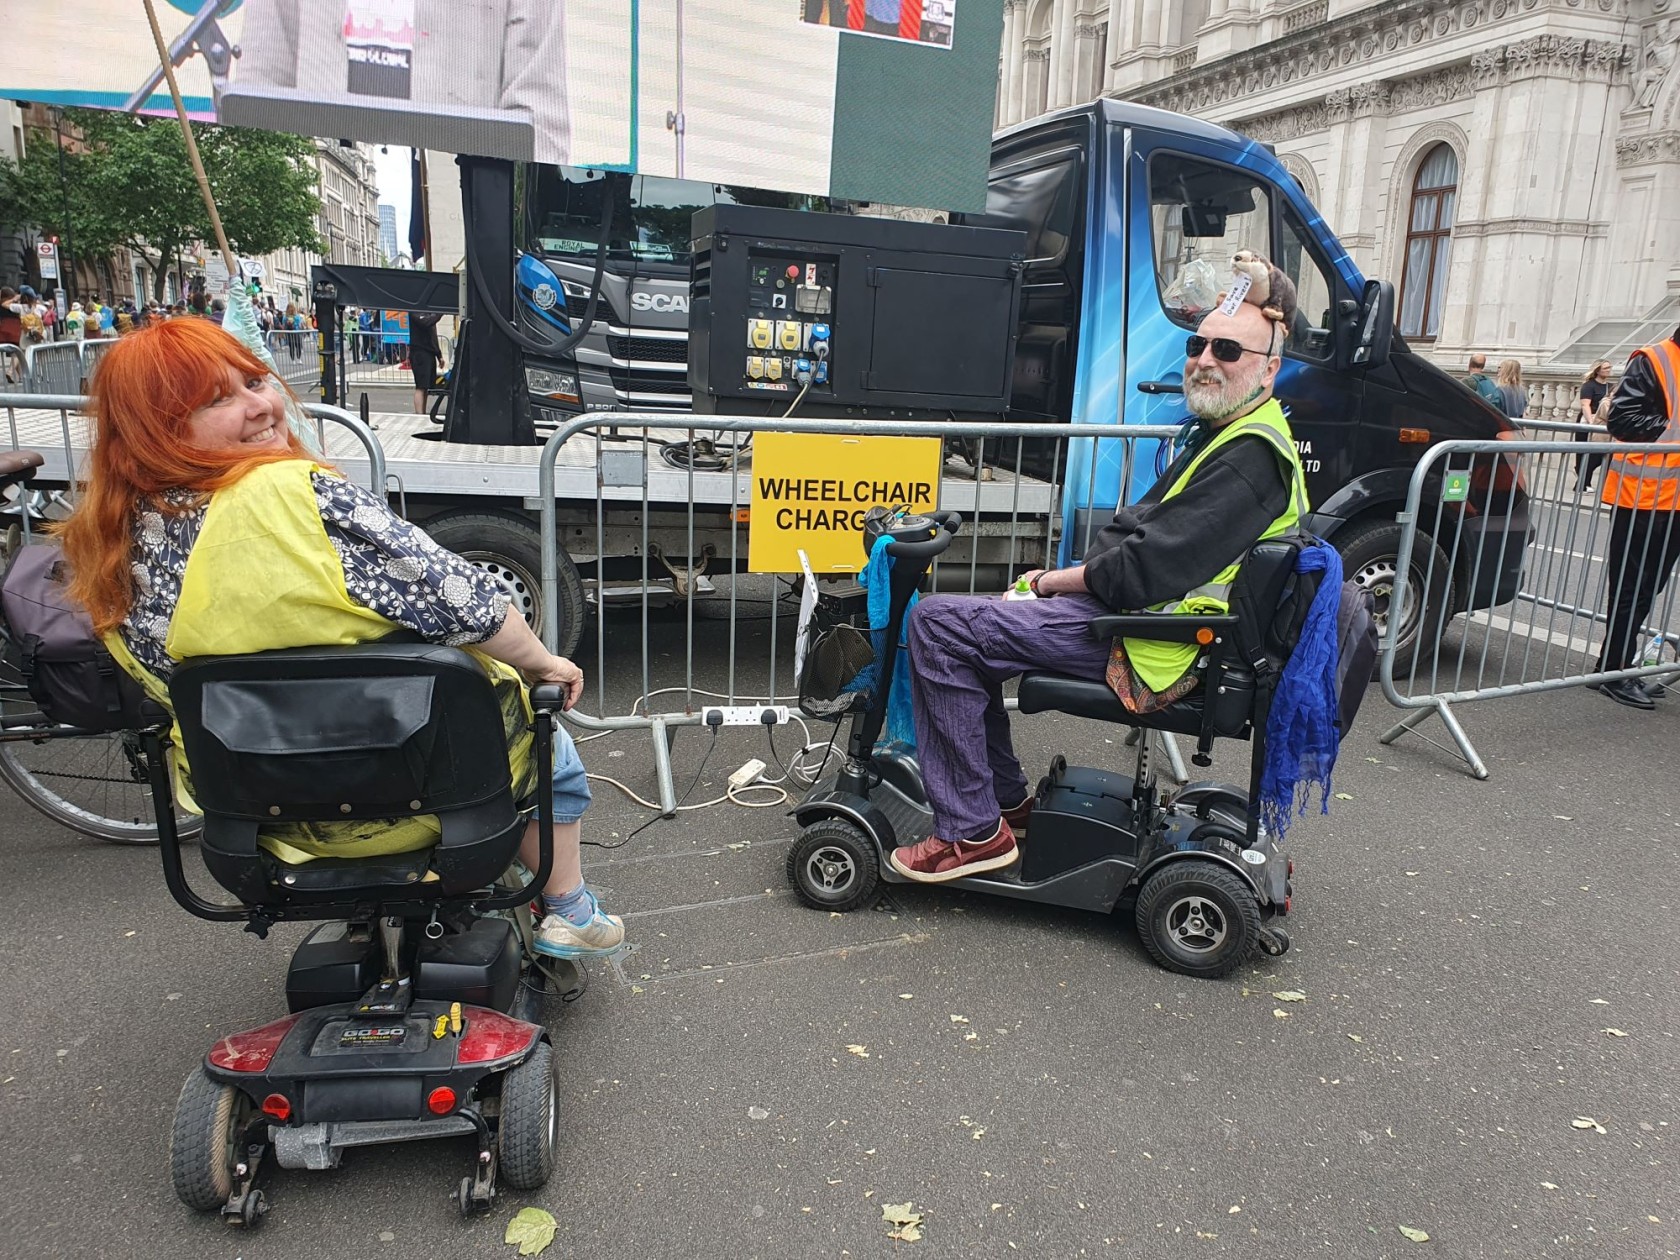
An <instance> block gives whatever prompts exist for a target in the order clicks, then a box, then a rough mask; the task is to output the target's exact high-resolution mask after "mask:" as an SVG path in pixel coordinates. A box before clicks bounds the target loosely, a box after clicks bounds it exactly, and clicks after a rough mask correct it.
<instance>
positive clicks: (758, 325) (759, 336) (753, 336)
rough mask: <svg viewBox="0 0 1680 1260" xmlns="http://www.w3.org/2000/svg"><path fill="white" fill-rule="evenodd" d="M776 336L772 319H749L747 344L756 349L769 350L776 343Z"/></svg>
mask: <svg viewBox="0 0 1680 1260" xmlns="http://www.w3.org/2000/svg"><path fill="white" fill-rule="evenodd" d="M774 336H775V334H774V331H773V326H772V324H771V321H770V320H767V319H749V320H748V321H747V344H748V345H749V346H751V347H752V348H753V349H754V350H768V349H769V348H770V347H771V345H772V344H774Z"/></svg>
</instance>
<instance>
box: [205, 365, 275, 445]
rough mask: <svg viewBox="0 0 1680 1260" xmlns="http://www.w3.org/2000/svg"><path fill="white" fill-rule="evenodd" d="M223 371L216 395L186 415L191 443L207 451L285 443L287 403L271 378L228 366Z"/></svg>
mask: <svg viewBox="0 0 1680 1260" xmlns="http://www.w3.org/2000/svg"><path fill="white" fill-rule="evenodd" d="M222 372H223V380H222V383H221V385H220V386H219V388H218V389H217V391H216V396H215V397H214V398H212V399H211V400H210V401H209V402H207V403H205V404H204V406H202V407H200V408H199V409H198V410H197V411H195V412H193V413H192V415H190V416H188V417H187V424H188V426H189V429H190V431H191V433H192V441H193V444H194V445H195V446H202V447H205V448H207V449H209V450H225V449H229V448H234V447H237V448H239V449H241V450H263V449H266V448H269V447H284V446H286V404H285V399H284V398H282V397H281V394H280V391H279V390H277V389H275V388H274V384H273V381H272V380H271V379H270V378H269V377H268V376H266V375H264V376H246V375H245V374H244V373H243V372H241V371H240V370H239V369H238V368H236V367H231V366H230V367H226V368H223V369H222Z"/></svg>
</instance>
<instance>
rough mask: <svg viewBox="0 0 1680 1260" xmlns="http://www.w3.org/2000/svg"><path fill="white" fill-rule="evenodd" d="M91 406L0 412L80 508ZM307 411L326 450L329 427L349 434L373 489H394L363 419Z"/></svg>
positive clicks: (6, 404) (44, 402)
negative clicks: (80, 480) (358, 448)
mask: <svg viewBox="0 0 1680 1260" xmlns="http://www.w3.org/2000/svg"><path fill="white" fill-rule="evenodd" d="M87 406H88V400H87V398H85V397H84V396H82V395H80V394H25V393H0V411H3V412H4V413H5V417H6V428H7V434H8V436H9V437H10V439H11V446H10V449H11V450H14V451H15V450H21V449H29V450H35V451H39V452H41V454H42V455H43V456H44V457H45V462H44V463H43V464H42V466H41V469H40V471H39V472H38V473H37V475H36V479H37V480H38V481H39V482H42V483H45V484H48V485H51V484H54V483H56V484H59V485H62V486H64V487H65V497H66V499H67V501H68V502H70V503H74V502H75V498H76V482H77V478H78V472H79V469H80V467H81V462H82V458H83V456H85V455H86V454H87V449H88V446H89V426H90V421H89V419H88V417H87V414H86V412H87ZM304 410H305V411H306V412H307V413H308V414H309V416H310V417H312V418H313V419H314V420H315V422H316V428H315V431H316V437H317V438H318V439H319V442H320V446H321V449H322V450H325V449H326V446H327V439H326V424H327V422H329V421H330V422H331V423H333V424H336V425H339V426H341V427H343V428H345V429H348V430H349V431H350V433H351V435H352V436H353V437H354V438H355V439H356V440H357V441H358V442H360V443H361V445H362V449H363V450H364V451H365V452H366V454H367V461H368V483H369V485H370V486H372V488H373V491H374V493H375V494H379V495H384V494H385V493H386V492H387V490H388V489H389V487H388V484H387V482H388V478H387V475H386V471H385V448H384V447H382V446H381V445H380V444H379V438H378V436H377V435H376V434H375V433H374V432H373V430H371V429H370V428H368V426H367V425H365V424H363V423H362V421H361V419H360V418H359V417H357V416H354V415H352V414H350V412H348V411H345V410H343V409H342V408H339V407H328V406H326V405H324V404H321V403H308V404H305V406H304Z"/></svg>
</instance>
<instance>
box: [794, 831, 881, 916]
mask: <svg viewBox="0 0 1680 1260" xmlns="http://www.w3.org/2000/svg"><path fill="white" fill-rule="evenodd" d="M787 875H788V882H789V883H790V884H792V885H793V891H794V892H795V893H796V894H798V896H799V899H800V900H801V901H803V902H804V903H805V904H806V905H808V906H811V907H813V908H814V909H817V910H834V911H846V910H856V909H857V908H858V907H859V906H861V905H864V904H865V903H867V902H868V901H869V899H870V898H871V897H873V896H874V895H875V889H876V886H877V885H878V884H879V883H880V882H881V855H880V852H879V851H878V850H877V849H876V847H875V842H874V841H873V840H871V839H870V838H869V837H868V836H867V835H865V834H864V833H863V831H862V830H861V829H860V828H858V827H856V826H854V825H853V824H852V823H849V822H846V821H844V820H843V819H839V818H825V819H823V820H822V821H821V822H814V823H812V824H811V825H810V826H809V827H807V828H805V830H804V831H802V832H800V833H799V839H798V840H796V841H794V843H793V847H792V848H791V849H789V850H788V857H787Z"/></svg>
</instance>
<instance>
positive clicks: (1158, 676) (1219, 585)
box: [1126, 398, 1308, 691]
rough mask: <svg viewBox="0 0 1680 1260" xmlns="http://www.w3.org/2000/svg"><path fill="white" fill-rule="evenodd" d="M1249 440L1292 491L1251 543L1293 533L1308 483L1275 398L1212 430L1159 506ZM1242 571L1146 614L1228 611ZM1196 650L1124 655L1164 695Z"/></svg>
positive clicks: (1130, 649)
mask: <svg viewBox="0 0 1680 1260" xmlns="http://www.w3.org/2000/svg"><path fill="white" fill-rule="evenodd" d="M1249 436H1254V437H1261V438H1264V439H1265V440H1266V441H1267V442H1268V443H1270V444H1271V446H1272V449H1273V450H1275V451H1276V452H1277V455H1278V458H1279V459H1280V460H1282V461H1283V463H1284V467H1285V468H1286V469H1287V470H1288V472H1287V474H1286V475H1287V477H1288V480H1289V483H1290V486H1291V491H1292V492H1291V494H1290V496H1289V503H1288V506H1286V507H1285V508H1284V510H1283V513H1282V515H1280V516H1279V517H1278V518H1277V519H1276V520H1274V521H1273V522H1272V523H1271V524H1270V525H1268V526H1267V527H1266V532H1265V533H1263V534H1261V535H1260V538H1259V539H1256V540H1255V541H1256V542H1258V541H1260V540H1261V539H1266V538H1276V537H1278V536H1279V535H1280V534H1287V533H1288V532H1289V531H1290V530H1292V529H1294V528H1295V526H1296V524H1297V522H1299V521H1300V519H1301V518H1302V517H1303V516H1305V515H1306V514H1307V512H1308V505H1307V482H1306V478H1305V477H1304V476H1303V475H1302V472H1301V457H1300V455H1299V454H1298V453H1297V452H1296V450H1295V436H1294V434H1292V433H1291V432H1290V431H1289V421H1288V420H1287V419H1285V417H1284V414H1283V408H1282V407H1281V406H1279V405H1278V401H1277V399H1275V398H1269V399H1267V400H1266V401H1265V402H1264V403H1263V404H1262V405H1261V406H1259V407H1257V408H1255V410H1253V411H1252V412H1250V413H1249V414H1248V415H1246V416H1243V417H1242V418H1241V419H1238V420H1233V421H1232V422H1231V423H1230V424H1227V425H1226V426H1225V427H1224V428H1222V429H1219V430H1217V431H1216V432H1215V433H1214V435H1213V437H1212V438H1211V439H1210V440H1209V441H1208V444H1207V445H1206V446H1204V447H1202V449H1201V450H1199V451H1197V452H1196V457H1195V458H1194V459H1192V460H1191V461H1190V463H1189V466H1188V467H1186V468H1185V470H1184V471H1183V472H1182V473H1181V474H1179V477H1178V480H1176V481H1175V482H1173V484H1172V485H1171V486H1170V487H1168V489H1167V492H1166V493H1165V494H1164V495H1162V496H1161V502H1163V503H1165V502H1166V501H1167V500H1169V499H1171V498H1172V497H1173V496H1175V495H1176V494H1178V493H1179V492H1180V491H1181V490H1183V489H1184V487H1185V486H1186V485H1187V484H1189V481H1190V478H1192V477H1193V476H1195V475H1196V470H1197V469H1198V468H1200V467H1201V466H1202V465H1203V464H1204V463H1206V462H1207V461H1208V459H1209V458H1211V457H1212V455H1213V453H1214V452H1215V451H1217V450H1219V449H1220V448H1221V447H1223V446H1226V445H1227V444H1229V443H1231V442H1234V441H1236V439H1238V438H1240V437H1249ZM1245 554H1246V553H1245ZM1241 568H1242V561H1241V560H1238V561H1237V562H1236V563H1234V564H1229V565H1226V566H1225V568H1223V569H1221V570H1220V571H1219V572H1218V573H1216V574H1214V576H1213V578H1212V580H1211V581H1209V582H1205V583H1203V584H1202V585H1201V586H1198V587H1197V588H1196V589H1195V590H1193V591H1190V592H1188V593H1186V594H1185V595H1184V596H1183V597H1182V598H1180V599H1169V600H1167V601H1166V602H1165V603H1160V604H1156V605H1155V606H1154V607H1153V608H1151V609H1149V611H1150V612H1164V613H1179V612H1186V613H1204V614H1214V615H1217V614H1220V613H1224V612H1228V611H1229V610H1230V607H1231V583H1233V582H1234V581H1236V579H1237V572H1238V570H1240V569H1241ZM1200 651H1201V649H1200V648H1198V647H1197V646H1196V645H1195V644H1193V643H1166V642H1162V641H1160V640H1157V639H1127V640H1126V657H1127V659H1128V660H1130V661H1131V663H1132V668H1133V669H1134V670H1135V671H1136V672H1137V675H1138V677H1139V678H1141V679H1143V681H1144V682H1145V683H1147V684H1148V685H1149V688H1150V690H1151V691H1165V690H1166V689H1167V688H1168V687H1170V686H1172V685H1173V684H1174V683H1175V682H1177V681H1178V680H1179V679H1180V678H1182V677H1183V676H1184V671H1185V670H1187V669H1189V668H1190V667H1191V666H1192V665H1194V664H1195V662H1196V657H1197V655H1198V653H1199V652H1200Z"/></svg>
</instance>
